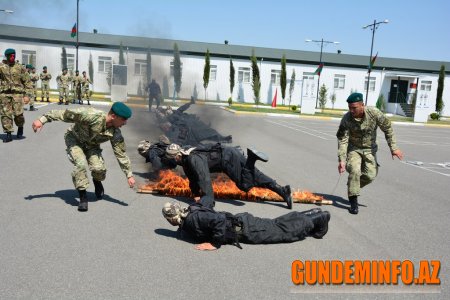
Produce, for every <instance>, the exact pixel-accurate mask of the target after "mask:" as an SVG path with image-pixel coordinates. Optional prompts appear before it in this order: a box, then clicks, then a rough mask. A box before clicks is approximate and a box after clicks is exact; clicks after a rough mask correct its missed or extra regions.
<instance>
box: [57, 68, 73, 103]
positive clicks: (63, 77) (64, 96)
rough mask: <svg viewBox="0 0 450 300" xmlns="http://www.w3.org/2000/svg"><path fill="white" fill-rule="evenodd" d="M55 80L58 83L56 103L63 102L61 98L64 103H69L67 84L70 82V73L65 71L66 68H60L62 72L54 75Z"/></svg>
mask: <svg viewBox="0 0 450 300" xmlns="http://www.w3.org/2000/svg"><path fill="white" fill-rule="evenodd" d="M56 82H57V83H58V88H59V103H58V105H61V104H63V100H64V102H65V104H66V105H69V84H70V75H69V74H68V73H67V68H64V69H63V70H62V74H60V75H58V77H56Z"/></svg>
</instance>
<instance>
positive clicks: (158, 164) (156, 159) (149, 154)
mask: <svg viewBox="0 0 450 300" xmlns="http://www.w3.org/2000/svg"><path fill="white" fill-rule="evenodd" d="M168 145H170V140H169V139H168V138H167V136H165V135H161V136H160V137H159V140H158V141H157V142H154V143H151V142H150V141H147V140H143V141H140V142H139V145H138V148H137V150H138V152H139V154H140V155H142V156H143V157H144V158H145V162H150V163H151V164H152V172H151V173H150V174H149V178H150V179H153V180H156V179H157V178H158V175H159V171H161V170H165V169H175V168H176V167H177V164H176V162H175V160H173V159H168V158H167V157H166V148H167V146H168Z"/></svg>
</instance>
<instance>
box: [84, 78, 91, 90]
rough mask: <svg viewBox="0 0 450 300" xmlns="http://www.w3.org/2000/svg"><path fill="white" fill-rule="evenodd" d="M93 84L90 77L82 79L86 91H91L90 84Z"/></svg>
mask: <svg viewBox="0 0 450 300" xmlns="http://www.w3.org/2000/svg"><path fill="white" fill-rule="evenodd" d="M90 83H92V82H91V80H90V79H89V78H88V77H82V78H81V87H82V88H83V89H85V90H88V89H89V84H90Z"/></svg>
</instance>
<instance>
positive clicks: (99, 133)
mask: <svg viewBox="0 0 450 300" xmlns="http://www.w3.org/2000/svg"><path fill="white" fill-rule="evenodd" d="M39 120H40V121H41V122H42V124H45V123H47V122H52V121H64V122H67V123H74V124H73V125H72V126H71V127H70V128H69V129H68V130H67V133H66V135H70V136H71V137H72V138H75V140H76V141H78V143H79V145H80V146H81V147H82V148H83V149H92V148H97V147H98V148H100V144H101V143H104V142H106V141H111V146H112V149H113V152H114V155H115V156H116V158H117V161H118V162H119V165H120V168H121V169H122V171H123V172H124V173H125V175H126V176H127V178H129V177H131V176H133V173H132V172H131V162H130V159H129V158H128V155H127V153H126V146H125V141H124V138H123V136H122V133H121V131H120V129H119V128H114V127H110V128H107V127H106V113H105V112H103V111H101V110H97V109H94V108H84V107H81V108H76V109H66V110H51V111H49V112H47V113H46V114H44V115H43V116H42V117H40V118H39Z"/></svg>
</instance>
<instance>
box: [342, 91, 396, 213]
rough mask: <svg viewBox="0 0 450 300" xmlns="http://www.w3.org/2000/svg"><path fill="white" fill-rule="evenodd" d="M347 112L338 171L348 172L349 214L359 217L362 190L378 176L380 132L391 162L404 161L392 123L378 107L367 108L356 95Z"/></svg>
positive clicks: (349, 99)
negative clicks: (385, 142) (378, 134)
mask: <svg viewBox="0 0 450 300" xmlns="http://www.w3.org/2000/svg"><path fill="white" fill-rule="evenodd" d="M347 102H348V109H349V112H347V113H346V114H345V115H344V116H343V117H342V120H341V124H340V125H339V130H338V132H337V134H336V136H337V139H338V146H339V150H338V157H339V165H338V171H339V173H340V174H342V173H344V171H345V170H347V172H348V182H347V186H348V199H349V201H350V208H349V212H350V213H351V214H354V215H356V214H357V213H358V210H359V209H358V196H359V194H360V191H361V188H363V187H364V186H366V185H368V184H369V183H371V182H372V181H373V180H374V179H375V177H376V176H377V174H378V166H379V165H378V163H377V156H376V153H377V150H378V145H377V128H378V126H379V127H380V129H381V130H382V131H383V132H384V136H385V137H386V141H387V143H388V146H389V149H390V150H391V154H392V159H394V157H397V158H398V159H403V153H402V151H401V150H400V149H399V148H398V147H397V144H396V142H395V137H394V131H393V130H392V126H391V121H389V119H388V118H386V116H385V115H384V114H383V113H382V112H381V111H379V110H378V109H377V108H375V107H364V103H363V95H362V94H361V93H353V94H351V95H350V96H349V97H348V98H347Z"/></svg>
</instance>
